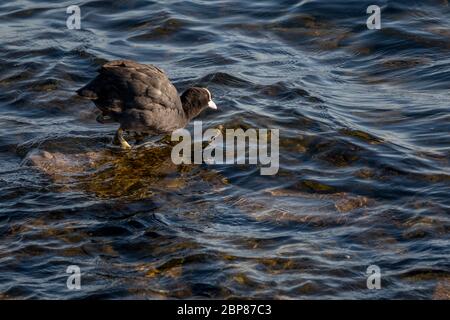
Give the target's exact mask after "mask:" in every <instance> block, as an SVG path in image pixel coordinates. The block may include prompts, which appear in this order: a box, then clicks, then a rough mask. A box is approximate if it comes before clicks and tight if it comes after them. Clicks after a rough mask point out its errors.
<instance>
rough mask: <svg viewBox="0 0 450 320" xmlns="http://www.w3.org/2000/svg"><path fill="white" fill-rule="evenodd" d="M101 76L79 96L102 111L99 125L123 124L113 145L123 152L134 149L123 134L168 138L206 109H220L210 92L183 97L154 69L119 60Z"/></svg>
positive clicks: (196, 90) (191, 91) (188, 92)
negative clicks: (120, 148)
mask: <svg viewBox="0 0 450 320" xmlns="http://www.w3.org/2000/svg"><path fill="white" fill-rule="evenodd" d="M98 72H99V74H98V75H97V76H96V77H95V78H94V79H93V80H92V81H91V82H89V83H88V84H87V85H86V86H84V87H82V88H81V89H79V90H77V93H78V94H79V95H80V96H82V97H85V98H88V99H91V100H93V102H94V103H95V105H96V106H97V108H99V109H100V110H101V111H102V114H101V115H100V116H98V117H97V121H99V122H101V123H105V122H118V123H120V127H119V129H118V130H117V132H116V135H115V138H114V142H115V143H116V144H119V145H120V146H122V148H126V149H129V148H131V147H130V145H129V144H128V142H127V141H126V140H125V139H124V137H123V131H132V132H136V133H140V134H141V133H144V134H166V133H170V132H172V131H174V130H176V129H179V128H183V127H185V126H186V125H187V124H188V123H189V121H190V120H191V119H193V118H194V117H196V116H197V115H198V114H199V113H200V112H202V111H203V110H204V109H205V108H207V107H209V108H213V109H217V106H216V104H215V103H214V102H213V101H212V97H211V92H210V91H209V90H208V89H206V88H199V87H192V88H189V89H187V90H186V91H185V92H184V93H183V94H182V95H181V97H180V96H178V92H177V89H176V88H175V87H174V85H173V84H172V83H171V82H170V80H169V79H168V77H167V76H166V74H165V73H164V71H163V70H161V69H160V68H158V67H156V66H153V65H145V64H140V63H137V62H134V61H129V60H116V61H111V62H108V63H106V64H104V65H103V66H102V67H101V68H100V69H99V71H98Z"/></svg>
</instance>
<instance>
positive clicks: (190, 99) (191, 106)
mask: <svg viewBox="0 0 450 320" xmlns="http://www.w3.org/2000/svg"><path fill="white" fill-rule="evenodd" d="M181 103H182V104H183V110H184V112H185V114H186V115H187V117H188V118H189V119H192V118H194V117H196V116H197V115H198V114H199V113H200V112H202V111H203V110H204V109H206V108H211V109H217V106H216V104H215V103H214V101H213V100H212V96H211V92H210V91H209V90H208V89H206V88H199V87H192V88H189V89H187V90H186V91H185V92H184V93H183V94H182V95H181Z"/></svg>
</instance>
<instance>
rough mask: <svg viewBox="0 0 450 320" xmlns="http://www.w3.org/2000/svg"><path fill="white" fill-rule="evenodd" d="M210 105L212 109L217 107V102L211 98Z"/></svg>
mask: <svg viewBox="0 0 450 320" xmlns="http://www.w3.org/2000/svg"><path fill="white" fill-rule="evenodd" d="M208 107H210V108H211V109H217V106H216V104H215V103H214V101H212V100H209V102H208Z"/></svg>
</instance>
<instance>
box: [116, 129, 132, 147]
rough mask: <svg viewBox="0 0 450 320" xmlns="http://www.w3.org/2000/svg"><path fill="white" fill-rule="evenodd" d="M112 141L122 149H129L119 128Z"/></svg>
mask: <svg viewBox="0 0 450 320" xmlns="http://www.w3.org/2000/svg"><path fill="white" fill-rule="evenodd" d="M113 143H114V144H115V145H119V146H120V147H121V148H122V149H125V150H129V149H131V146H130V144H129V143H128V142H127V141H126V140H125V139H124V137H123V130H122V128H119V129H118V130H117V132H116V135H115V136H114V140H113Z"/></svg>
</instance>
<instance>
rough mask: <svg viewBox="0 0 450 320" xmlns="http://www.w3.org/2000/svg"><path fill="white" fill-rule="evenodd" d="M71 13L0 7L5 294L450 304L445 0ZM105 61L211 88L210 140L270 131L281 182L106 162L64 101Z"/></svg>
mask: <svg viewBox="0 0 450 320" xmlns="http://www.w3.org/2000/svg"><path fill="white" fill-rule="evenodd" d="M374 2H376V3H377V4H379V5H380V6H381V7H382V29H381V30H378V31H377V30H368V29H367V27H366V19H367V17H368V15H367V14H366V8H367V6H369V5H370V4H374ZM71 4H74V3H73V2H72V1H59V2H58V3H54V2H53V1H39V0H28V1H18V0H16V1H2V3H1V4H0V34H1V38H0V71H1V72H0V150H1V153H0V164H1V166H0V181H1V185H0V297H1V298H10V299H14V298H62V299H69V298H94V297H96V298H138V299H141V298H189V297H195V298H232V297H250V298H352V299H354V298H358V299H371V298H421V299H429V298H432V297H435V298H439V297H442V296H448V295H449V293H448V292H449V289H448V281H449V278H450V260H449V254H450V251H449V243H450V242H449V231H450V220H449V212H450V173H449V169H450V164H449V160H450V135H449V133H450V113H449V111H450V99H449V98H450V95H449V88H450V7H449V3H448V1H447V0H430V1H410V0H408V1H406V0H404V1H382V0H380V1H348V0H345V1H344V0H339V1H330V0H320V1H289V0H284V1H279V0H267V1H237V0H223V1H201V0H186V1H164V2H163V1H161V2H160V1H145V0H133V1H102V0H97V1H79V2H78V4H81V12H82V30H78V31H77V30H68V29H67V28H66V18H67V16H68V15H67V14H66V12H65V11H66V8H67V6H69V5H71ZM117 58H127V59H133V60H137V61H139V62H142V63H153V64H156V65H158V66H160V67H162V68H163V69H165V70H166V71H167V73H168V74H169V75H170V77H171V79H173V81H174V83H175V84H176V86H177V87H178V88H179V90H180V91H181V90H183V89H185V88H187V87H188V86H190V85H194V84H200V85H208V86H209V88H210V89H211V91H212V92H213V95H214V97H215V101H216V103H217V104H218V105H219V111H218V112H214V111H208V112H205V113H203V114H202V115H201V116H200V117H199V119H200V120H202V121H203V125H204V127H205V128H215V127H218V126H219V125H223V126H224V128H239V127H241V128H278V129H279V130H280V171H279V173H278V175H276V176H273V177H272V176H261V175H260V174H259V168H257V167H256V166H252V165H246V166H233V165H221V166H208V165H190V166H182V167H177V166H175V165H173V164H172V163H171V161H170V158H169V155H170V148H169V147H167V146H160V147H155V148H148V149H145V148H144V149H138V150H134V151H132V152H130V153H127V152H118V151H117V150H115V149H113V148H111V146H110V140H111V138H112V136H113V133H114V130H115V128H116V126H114V125H100V124H98V123H96V122H95V107H94V106H93V105H92V104H91V103H90V102H88V101H84V100H81V99H79V98H78V97H77V96H76V95H75V93H74V91H75V90H76V89H77V88H79V87H80V86H82V85H83V84H85V83H86V82H87V81H89V79H90V78H91V77H93V76H94V75H95V74H96V73H95V70H96V69H97V68H98V67H99V66H100V65H101V64H102V63H103V62H105V61H106V60H110V59H117ZM191 129H192V127H191ZM372 264H375V265H378V266H379V267H380V268H381V272H382V289H381V290H375V291H374V290H368V289H367V288H366V274H365V272H366V268H367V267H368V266H369V265H372ZM69 265H78V266H80V268H81V270H82V290H80V291H69V290H68V289H67V288H66V280H67V276H68V275H67V274H66V272H65V271H66V268H67V266H69Z"/></svg>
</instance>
